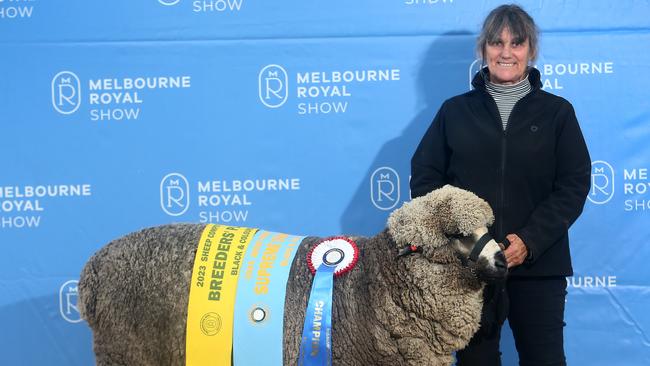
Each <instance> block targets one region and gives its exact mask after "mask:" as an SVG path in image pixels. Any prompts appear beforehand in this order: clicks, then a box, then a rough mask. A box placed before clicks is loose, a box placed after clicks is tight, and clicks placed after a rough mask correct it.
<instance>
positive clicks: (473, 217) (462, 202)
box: [443, 186, 494, 235]
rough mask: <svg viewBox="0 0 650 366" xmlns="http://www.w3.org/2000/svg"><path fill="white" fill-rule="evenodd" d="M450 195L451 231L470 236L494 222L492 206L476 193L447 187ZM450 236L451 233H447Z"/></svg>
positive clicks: (449, 219)
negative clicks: (477, 229)
mask: <svg viewBox="0 0 650 366" xmlns="http://www.w3.org/2000/svg"><path fill="white" fill-rule="evenodd" d="M443 189H446V190H448V192H449V195H450V203H449V206H450V207H451V210H450V212H449V218H448V221H449V224H448V226H450V227H451V230H453V231H454V232H457V233H461V234H463V235H470V234H471V233H472V232H473V231H474V230H476V228H479V227H484V226H485V227H487V226H490V225H492V223H493V222H494V214H493V213H492V208H491V207H490V205H489V204H488V203H487V202H486V201H485V200H483V199H481V198H480V197H478V196H477V195H475V194H474V193H472V192H470V191H466V190H463V189H460V188H456V187H453V186H445V187H443ZM446 233H447V234H449V233H450V232H446Z"/></svg>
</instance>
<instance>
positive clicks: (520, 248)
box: [503, 234, 528, 268]
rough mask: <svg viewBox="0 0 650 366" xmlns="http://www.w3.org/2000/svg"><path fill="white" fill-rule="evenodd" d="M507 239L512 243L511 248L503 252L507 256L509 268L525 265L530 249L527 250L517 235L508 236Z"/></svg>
mask: <svg viewBox="0 0 650 366" xmlns="http://www.w3.org/2000/svg"><path fill="white" fill-rule="evenodd" d="M506 238H507V239H508V241H510V246H509V247H507V248H506V250H504V251H503V254H505V256H506V261H508V268H512V267H515V266H518V265H520V264H522V263H524V261H525V260H526V257H527V256H528V248H526V245H525V244H524V242H523V241H522V240H521V238H520V237H519V236H518V235H517V234H508V235H506Z"/></svg>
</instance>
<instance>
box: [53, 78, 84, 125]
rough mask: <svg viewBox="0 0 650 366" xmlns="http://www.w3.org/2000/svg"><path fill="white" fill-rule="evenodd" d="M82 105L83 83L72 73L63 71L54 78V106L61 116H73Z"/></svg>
mask: <svg viewBox="0 0 650 366" xmlns="http://www.w3.org/2000/svg"><path fill="white" fill-rule="evenodd" d="M80 105H81V82H80V81H79V77H77V75H76V74H75V73H73V72H71V71H61V72H60V73H58V74H56V75H55V76H54V78H52V106H54V109H55V110H56V111H57V112H59V113H61V114H72V113H74V112H76V111H77V109H79V106H80Z"/></svg>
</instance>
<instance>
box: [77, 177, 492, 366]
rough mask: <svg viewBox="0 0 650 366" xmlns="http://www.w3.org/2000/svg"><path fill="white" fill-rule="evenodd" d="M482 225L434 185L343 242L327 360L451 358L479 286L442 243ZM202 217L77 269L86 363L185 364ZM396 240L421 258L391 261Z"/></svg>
mask: <svg viewBox="0 0 650 366" xmlns="http://www.w3.org/2000/svg"><path fill="white" fill-rule="evenodd" d="M492 221H493V216H492V210H491V209H490V207H489V205H488V204H487V203H486V202H485V201H483V200H482V199H480V198H478V197H477V196H475V195H474V194H473V193H470V192H467V191H464V190H461V189H458V188H455V187H451V186H445V187H443V188H441V189H438V190H436V191H433V192H431V193H430V194H428V195H426V196H423V197H419V198H416V199H414V200H412V201H411V202H408V203H406V204H404V205H403V206H402V207H401V208H400V209H398V210H396V211H395V212H393V213H392V215H391V216H390V218H389V221H388V228H387V229H386V230H384V231H383V232H381V233H379V234H378V235H376V236H374V237H371V238H367V237H353V240H355V241H356V243H357V245H358V247H359V250H360V258H359V261H358V263H357V265H356V266H355V267H354V269H353V270H352V271H351V272H349V273H347V274H346V275H344V276H342V277H339V278H337V279H336V280H335V281H334V282H335V285H334V302H333V309H332V311H333V314H332V316H333V330H332V342H333V344H332V356H333V365H335V366H338V365H346V366H347V365H356V366H370V365H390V366H399V365H427V366H434V365H451V363H452V362H453V357H452V352H454V351H455V350H458V349H461V348H463V347H464V346H465V345H466V344H467V343H468V341H469V339H470V338H471V336H472V335H473V334H474V333H475V332H476V330H477V329H478V327H479V320H480V309H481V306H482V289H483V284H482V283H481V282H480V281H479V280H477V279H476V277H475V276H474V275H473V274H472V273H471V272H470V270H469V269H468V268H466V267H463V266H462V265H461V263H460V260H459V259H458V258H457V257H456V256H455V254H454V253H453V251H452V249H451V246H450V245H446V244H447V243H448V239H447V238H446V237H445V235H446V234H457V233H470V232H471V231H472V230H473V229H474V228H477V227H481V226H487V225H490V224H491V223H492ZM204 227H205V224H171V225H165V226H160V227H153V228H149V229H144V230H142V231H139V232H135V233H132V234H129V235H126V236H124V237H122V238H120V239H117V240H114V241H112V242H111V243H109V244H108V245H107V246H105V247H104V248H102V249H100V250H99V251H98V252H97V253H96V254H95V255H94V256H93V257H92V258H91V259H90V260H89V261H88V263H87V264H86V266H85V268H84V269H83V272H82V274H81V279H80V282H79V308H80V312H81V314H82V316H83V317H84V319H86V320H87V322H88V324H89V325H90V327H91V328H92V330H93V337H94V351H95V354H96V362H97V365H100V366H106V365H125V366H127V365H128V366H140V365H151V366H164V365H184V364H185V322H186V317H187V303H188V297H189V284H190V279H191V271H192V264H193V261H194V255H195V252H196V247H197V244H198V242H199V238H200V235H201V232H202V231H203V228H204ZM320 240H321V238H317V237H307V238H306V239H305V240H304V241H303V242H302V245H301V246H300V248H299V249H298V252H297V253H296V256H295V260H294V262H293V264H292V267H291V272H290V275H289V281H288V283H287V296H286V301H285V316H284V349H283V352H284V364H285V365H296V364H297V360H298V352H299V345H300V338H301V333H302V326H303V319H304V313H305V308H306V307H307V300H308V296H309V292H310V288H311V281H312V275H311V273H310V271H309V269H308V267H307V261H306V260H305V258H306V255H307V253H308V252H309V250H310V248H311V247H312V246H313V245H314V244H315V243H317V242H318V241H320ZM407 244H416V245H419V246H421V247H422V248H423V253H422V254H413V255H408V256H405V257H400V258H397V257H396V256H397V253H398V250H399V249H400V248H402V247H404V246H406V245H407Z"/></svg>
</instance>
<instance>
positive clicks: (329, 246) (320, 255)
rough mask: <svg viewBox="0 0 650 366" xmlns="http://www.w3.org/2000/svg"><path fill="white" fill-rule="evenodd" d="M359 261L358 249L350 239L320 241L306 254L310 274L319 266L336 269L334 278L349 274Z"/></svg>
mask: <svg viewBox="0 0 650 366" xmlns="http://www.w3.org/2000/svg"><path fill="white" fill-rule="evenodd" d="M357 260H359V248H357V244H356V243H355V242H354V241H353V240H352V239H350V238H346V237H343V236H337V237H332V238H327V239H323V240H321V241H320V242H319V243H318V244H316V245H315V246H314V247H313V248H311V250H310V251H309V254H307V264H308V265H309V270H310V271H311V273H312V274H315V273H316V270H317V269H318V267H320V265H321V264H325V265H326V266H330V267H336V269H335V270H334V276H336V277H339V276H341V275H343V274H345V273H347V272H349V271H350V270H351V269H352V268H353V267H354V265H355V264H357Z"/></svg>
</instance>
